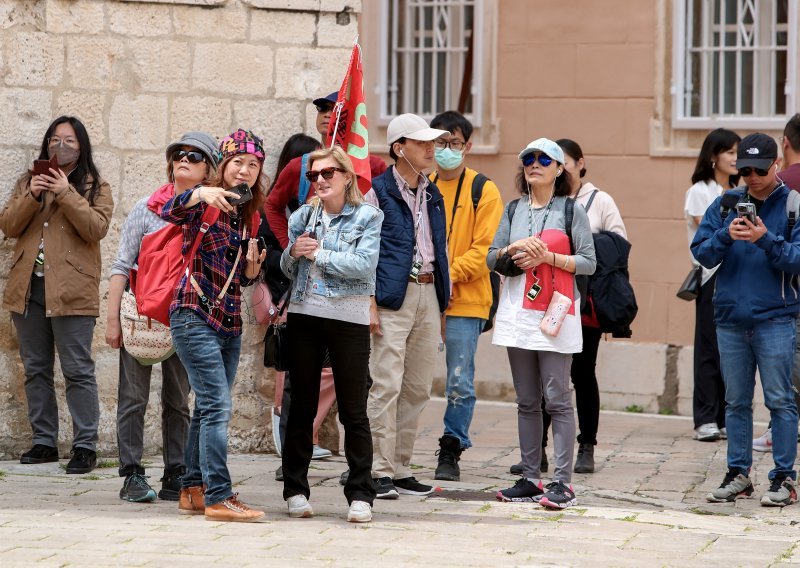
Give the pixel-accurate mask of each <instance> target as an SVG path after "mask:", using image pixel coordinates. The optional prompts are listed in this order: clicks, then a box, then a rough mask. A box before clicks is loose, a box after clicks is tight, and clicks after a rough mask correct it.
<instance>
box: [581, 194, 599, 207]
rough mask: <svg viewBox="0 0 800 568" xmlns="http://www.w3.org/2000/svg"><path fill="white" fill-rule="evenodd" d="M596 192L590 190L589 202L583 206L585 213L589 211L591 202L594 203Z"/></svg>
mask: <svg viewBox="0 0 800 568" xmlns="http://www.w3.org/2000/svg"><path fill="white" fill-rule="evenodd" d="M597 192H598V190H597V189H594V190H592V194H591V195H590V196H589V201H587V202H586V205H585V206H584V209H585V210H586V211H589V207H591V206H592V201H594V198H595V197H596V196H597Z"/></svg>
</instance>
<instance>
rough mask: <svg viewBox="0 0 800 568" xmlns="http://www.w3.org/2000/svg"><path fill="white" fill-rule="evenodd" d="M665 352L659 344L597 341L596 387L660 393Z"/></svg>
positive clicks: (638, 393)
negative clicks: (598, 346)
mask: <svg viewBox="0 0 800 568" xmlns="http://www.w3.org/2000/svg"><path fill="white" fill-rule="evenodd" d="M666 352H667V346H666V345H664V344H660V343H632V342H626V341H603V342H601V345H600V349H599V352H598V355H597V379H598V381H597V382H598V383H599V384H600V390H601V391H603V392H609V393H626V394H634V395H646V396H658V395H661V394H663V392H664V376H665V373H666ZM657 410H658V407H656V411H657Z"/></svg>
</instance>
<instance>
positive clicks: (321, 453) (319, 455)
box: [311, 444, 333, 460]
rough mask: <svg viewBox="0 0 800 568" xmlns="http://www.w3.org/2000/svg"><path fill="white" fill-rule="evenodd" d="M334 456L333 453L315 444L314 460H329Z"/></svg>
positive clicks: (312, 457)
mask: <svg viewBox="0 0 800 568" xmlns="http://www.w3.org/2000/svg"><path fill="white" fill-rule="evenodd" d="M332 455H333V452H332V451H330V450H326V449H325V448H323V447H321V446H318V445H316V444H314V451H313V452H312V453H311V459H312V460H324V459H325V458H329V457H331V456H332Z"/></svg>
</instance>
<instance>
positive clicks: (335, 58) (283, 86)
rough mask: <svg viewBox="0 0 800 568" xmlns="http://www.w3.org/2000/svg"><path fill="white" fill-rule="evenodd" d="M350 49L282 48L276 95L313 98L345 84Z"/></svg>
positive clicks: (278, 66)
mask: <svg viewBox="0 0 800 568" xmlns="http://www.w3.org/2000/svg"><path fill="white" fill-rule="evenodd" d="M350 52H351V50H349V49H288V48H285V49H278V50H277V54H276V61H277V68H276V72H275V97H277V98H284V97H288V98H299V99H305V100H308V99H313V98H315V97H318V96H320V93H330V92H331V91H335V90H336V89H338V88H339V86H340V85H341V84H342V79H343V78H344V74H345V73H346V72H347V65H348V64H349V63H350Z"/></svg>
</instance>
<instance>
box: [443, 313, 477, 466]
mask: <svg viewBox="0 0 800 568" xmlns="http://www.w3.org/2000/svg"><path fill="white" fill-rule="evenodd" d="M485 321H486V320H483V319H481V318H465V317H458V316H447V339H446V341H445V346H446V348H447V354H446V355H447V386H446V387H445V396H446V397H447V409H446V410H445V411H444V435H445V436H452V437H453V438H458V440H459V441H460V442H461V449H462V450H466V449H467V448H471V447H472V442H471V441H470V439H469V425H470V424H471V423H472V414H473V412H474V411H475V350H476V349H477V348H478V338H479V337H480V335H481V331H482V330H483V325H484V323H485Z"/></svg>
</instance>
